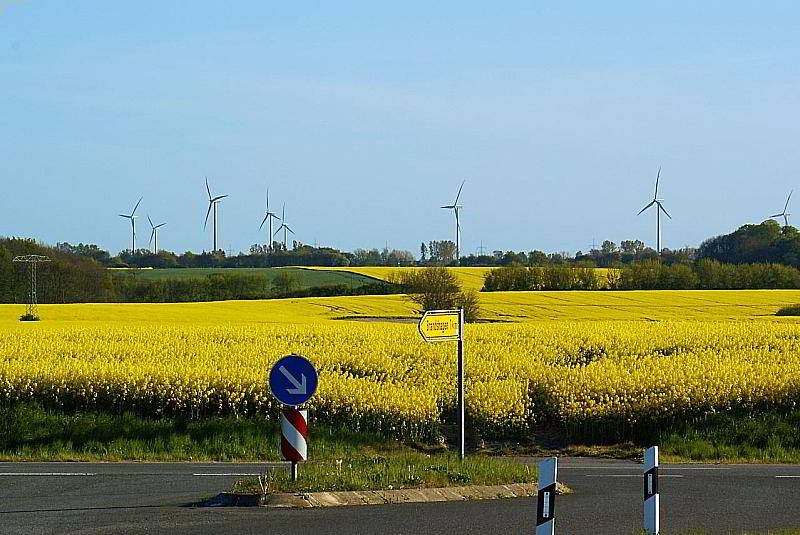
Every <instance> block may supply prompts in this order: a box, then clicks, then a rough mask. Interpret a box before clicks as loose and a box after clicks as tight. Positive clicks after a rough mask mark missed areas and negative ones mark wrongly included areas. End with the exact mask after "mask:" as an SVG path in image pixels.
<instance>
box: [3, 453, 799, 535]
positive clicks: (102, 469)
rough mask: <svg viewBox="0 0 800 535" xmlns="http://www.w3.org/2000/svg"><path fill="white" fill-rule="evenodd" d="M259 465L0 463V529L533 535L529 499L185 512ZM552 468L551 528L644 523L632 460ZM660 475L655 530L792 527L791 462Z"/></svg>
mask: <svg viewBox="0 0 800 535" xmlns="http://www.w3.org/2000/svg"><path fill="white" fill-rule="evenodd" d="M521 461H522V462H533V460H532V459H521ZM264 466H265V465H254V464H229V463H224V464H222V463H220V464H174V463H114V464H111V463H0V533H2V534H17V533H20V534H22V533H24V534H36V533H81V534H84V533H85V534H90V533H91V534H99V533H109V534H110V533H114V534H118V533H148V534H154V533H164V534H169V535H178V534H182V533H208V534H213V535H222V534H226V533H244V534H247V533H276V534H281V535H291V534H305V533H331V534H333V533H336V534H372V533H379V534H381V535H390V534H399V533H426V534H448V535H449V534H454V533H459V534H460V533H466V534H472V533H474V534H478V533H480V534H488V533H533V524H534V520H535V515H536V511H535V502H534V500H533V499H532V498H523V499H512V500H492V501H475V502H448V503H427V504H405V505H392V506H359V507H336V508H329V509H303V510H275V509H263V508H193V507H187V505H188V504H191V503H194V502H196V501H198V500H200V499H203V498H206V497H209V496H212V495H215V494H216V493H218V492H219V491H222V490H227V489H229V488H230V486H231V484H232V482H233V481H234V480H235V479H237V478H240V477H243V475H248V474H256V473H258V472H259V471H260V470H262V469H263V468H264ZM559 472H560V473H559V480H560V481H562V482H564V483H566V484H567V485H569V486H571V487H572V488H574V489H575V490H576V493H575V494H573V495H568V496H560V497H559V498H558V501H557V504H556V515H557V516H556V518H557V532H558V533H563V534H575V535H580V534H605V533H608V534H617V533H621V534H631V533H635V532H636V531H637V529H638V528H639V526H641V507H642V505H641V501H642V480H641V465H637V464H634V463H630V462H618V461H598V460H592V459H565V458H562V459H560V466H559ZM660 474H661V479H660V491H661V503H662V519H661V522H662V528H663V533H680V532H683V531H687V530H690V529H703V530H705V532H706V533H742V532H744V531H749V532H753V531H756V532H766V531H767V530H768V529H786V528H800V465H746V466H742V465H662V467H661V472H660Z"/></svg>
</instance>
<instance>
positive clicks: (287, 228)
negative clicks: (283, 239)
mask: <svg viewBox="0 0 800 535" xmlns="http://www.w3.org/2000/svg"><path fill="white" fill-rule="evenodd" d="M286 230H288V231H289V232H291V233H292V234H294V231H293V230H292V229H291V228H289V225H286Z"/></svg>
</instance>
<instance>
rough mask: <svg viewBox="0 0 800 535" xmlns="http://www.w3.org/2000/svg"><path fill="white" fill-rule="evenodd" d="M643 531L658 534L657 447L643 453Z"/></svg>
mask: <svg viewBox="0 0 800 535" xmlns="http://www.w3.org/2000/svg"><path fill="white" fill-rule="evenodd" d="M644 530H645V531H646V532H647V533H650V534H654V535H657V534H658V533H659V500H658V446H653V447H652V448H648V449H646V450H645V452H644Z"/></svg>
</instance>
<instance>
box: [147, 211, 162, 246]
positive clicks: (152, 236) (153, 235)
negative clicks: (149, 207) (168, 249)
mask: <svg viewBox="0 0 800 535" xmlns="http://www.w3.org/2000/svg"><path fill="white" fill-rule="evenodd" d="M147 221H148V222H149V223H150V228H151V229H153V231H152V232H151V233H150V242H148V245H149V244H150V243H152V244H153V245H154V246H153V254H158V229H160V228H161V227H163V226H164V225H166V223H159V224H158V225H153V220H152V219H150V216H149V215H148V216H147Z"/></svg>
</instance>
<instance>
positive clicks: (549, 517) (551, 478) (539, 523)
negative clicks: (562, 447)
mask: <svg viewBox="0 0 800 535" xmlns="http://www.w3.org/2000/svg"><path fill="white" fill-rule="evenodd" d="M557 477H558V457H548V458H547V459H544V460H542V461H541V462H539V492H538V493H537V495H536V535H555V532H556V478H557Z"/></svg>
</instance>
